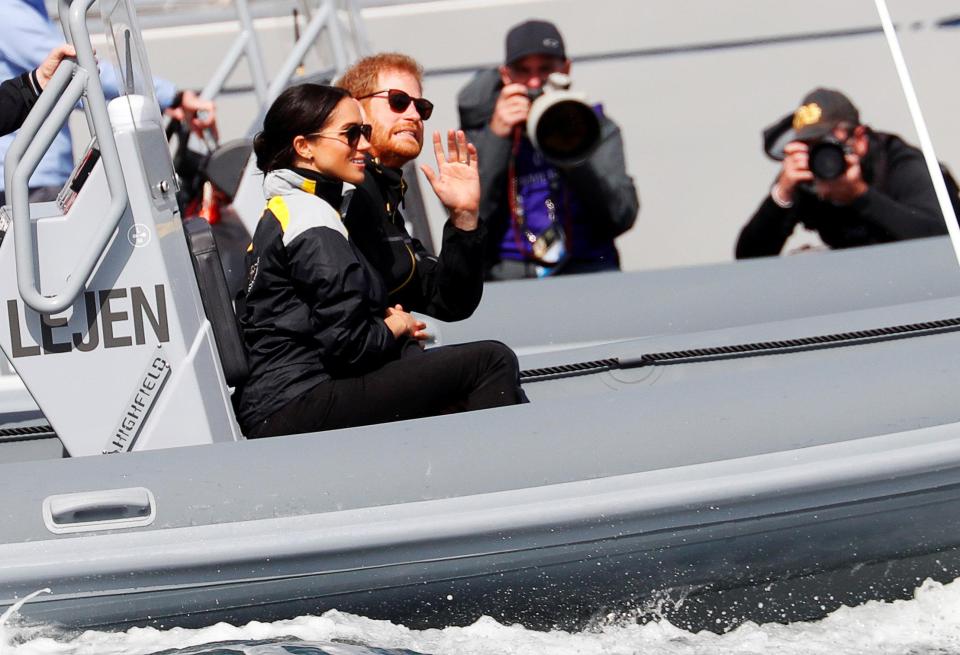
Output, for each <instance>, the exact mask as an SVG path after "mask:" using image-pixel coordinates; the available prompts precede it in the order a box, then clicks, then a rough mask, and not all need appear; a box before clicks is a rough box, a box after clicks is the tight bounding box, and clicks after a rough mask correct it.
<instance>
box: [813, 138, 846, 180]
mask: <svg viewBox="0 0 960 655" xmlns="http://www.w3.org/2000/svg"><path fill="white" fill-rule="evenodd" d="M846 154H847V153H846V150H845V149H844V147H843V144H841V143H840V142H838V141H835V140H830V139H824V140H823V141H819V142H817V143H815V144H813V145H812V146H810V172H811V173H813V176H814V177H815V178H817V179H818V180H835V179H837V178H838V177H840V176H841V175H843V174H844V173H845V172H846V170H847V158H846Z"/></svg>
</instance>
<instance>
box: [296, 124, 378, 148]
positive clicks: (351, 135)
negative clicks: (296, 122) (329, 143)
mask: <svg viewBox="0 0 960 655" xmlns="http://www.w3.org/2000/svg"><path fill="white" fill-rule="evenodd" d="M336 134H337V135H342V136H345V137H347V140H346V144H347V145H348V146H350V147H351V148H356V147H357V146H358V145H359V144H360V137H361V136H363V138H364V139H366V140H367V141H369V140H370V135H372V134H373V126H372V125H370V124H369V123H355V124H353V125H351V126H350V127H348V128H347V129H345V130H343V131H342V132H336ZM304 136H305V137H307V138H312V137H320V138H321V139H333V140H334V141H340V143H344V141H341V140H340V139H338V138H337V137H336V136H332V135H329V134H324V133H323V132H313V133H311V134H305V135H304Z"/></svg>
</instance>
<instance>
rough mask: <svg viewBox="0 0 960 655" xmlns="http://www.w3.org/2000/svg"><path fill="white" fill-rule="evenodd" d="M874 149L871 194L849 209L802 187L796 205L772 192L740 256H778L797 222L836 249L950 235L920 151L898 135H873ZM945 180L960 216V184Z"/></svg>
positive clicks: (868, 162)
mask: <svg viewBox="0 0 960 655" xmlns="http://www.w3.org/2000/svg"><path fill="white" fill-rule="evenodd" d="M869 138H870V148H869V151H868V153H867V156H866V157H864V159H863V161H862V162H861V167H862V169H863V178H864V181H866V183H867V184H868V185H869V187H870V188H869V190H868V191H867V192H866V193H865V194H864V195H862V196H861V197H860V198H857V199H856V200H855V201H854V202H853V203H851V204H850V205H842V206H841V205H834V204H832V203H830V202H827V201H824V200H820V199H819V198H818V197H817V196H816V195H814V193H813V192H812V191H810V190H806V189H798V191H797V193H796V197H795V199H794V203H793V206H792V207H789V208H784V207H780V206H779V205H777V203H775V202H774V201H773V198H771V197H770V195H769V194H768V195H767V197H766V199H765V200H764V201H763V203H762V204H761V205H760V207H759V209H757V212H756V213H755V214H754V215H753V217H752V218H751V219H750V222H748V223H747V224H746V226H744V228H743V230H742V231H741V232H740V238H739V239H738V240H737V247H736V255H737V258H740V259H742V258H746V257H763V256H767V255H776V254H778V253H779V252H780V250H781V249H782V248H783V244H784V242H785V241H786V240H787V238H788V237H789V236H790V235H791V234H792V233H793V230H794V227H796V225H797V224H798V223H803V224H804V225H805V226H806V227H807V228H808V229H811V230H816V231H817V232H819V234H820V238H821V239H822V240H823V242H824V243H825V244H827V245H828V246H830V247H831V248H850V247H853V246H866V245H871V244H875V243H887V242H890V241H902V240H904V239H917V238H920V237H928V236H935V235H939V234H946V233H947V226H946V224H945V223H944V221H943V214H942V213H941V211H940V205H939V204H938V202H937V197H936V194H935V192H934V190H933V183H932V182H931V181H930V174H929V172H928V171H927V165H926V162H925V161H924V158H923V153H922V152H920V150H918V149H917V148H914V147H913V146H910V145H908V144H906V143H905V142H904V141H903V139H901V138H900V137H898V136H896V135H893V134H885V133H882V132H871V133H870V137H869ZM943 173H944V180H945V181H946V184H947V190H948V191H949V193H950V198H951V201H952V202H953V207H954V211H955V212H958V215H960V197H958V195H957V184H956V182H955V181H954V180H953V177H951V175H950V173H949V172H947V171H946V169H944V171H943Z"/></svg>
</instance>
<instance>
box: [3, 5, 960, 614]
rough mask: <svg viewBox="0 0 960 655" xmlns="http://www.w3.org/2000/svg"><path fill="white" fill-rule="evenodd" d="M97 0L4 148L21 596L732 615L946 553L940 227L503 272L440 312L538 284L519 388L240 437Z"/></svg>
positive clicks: (950, 369)
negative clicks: (710, 254)
mask: <svg viewBox="0 0 960 655" xmlns="http://www.w3.org/2000/svg"><path fill="white" fill-rule="evenodd" d="M92 4H93V0H74V2H73V3H72V4H71V3H68V2H66V0H63V2H62V3H61V11H62V17H63V20H64V24H66V25H68V26H69V34H68V36H69V38H70V39H71V40H72V41H73V42H74V44H75V45H76V46H77V50H78V63H77V64H76V65H73V64H71V65H68V66H64V67H62V68H61V70H60V71H58V73H57V75H56V76H55V77H54V78H53V80H51V82H50V86H49V87H48V91H45V93H44V95H43V96H42V97H41V100H40V101H39V102H38V104H37V109H35V110H34V112H33V113H32V114H31V116H30V117H29V118H28V120H27V122H26V123H25V125H24V128H23V130H22V133H21V136H19V137H18V139H17V141H16V142H15V144H14V147H12V148H11V153H12V154H11V155H10V156H9V157H8V159H7V176H8V177H7V180H8V184H7V189H8V190H9V196H8V198H9V199H10V203H11V206H10V207H5V208H4V209H3V210H2V216H0V219H2V220H3V221H4V225H5V230H4V236H3V241H2V243H0V287H2V288H3V289H4V291H5V298H6V299H7V300H6V302H5V303H2V304H0V313H2V316H0V346H2V348H3V350H4V352H5V353H6V354H7V356H8V357H9V359H10V361H11V362H12V363H13V365H14V366H15V367H16V370H17V372H18V374H19V375H20V377H21V378H22V379H23V382H24V384H25V385H26V387H27V389H29V390H30V393H31V394H32V396H33V397H34V399H35V400H36V403H37V405H38V406H39V408H40V409H42V411H43V414H44V416H45V418H46V419H47V420H48V421H49V429H47V430H46V431H34V432H23V433H21V434H5V435H4V436H3V437H2V440H0V491H2V493H3V496H4V498H5V500H6V502H5V503H4V506H3V509H2V510H0V511H2V516H3V519H2V523H0V525H2V530H0V610H6V611H7V612H8V614H6V615H5V616H6V617H7V618H8V619H9V616H10V614H13V613H15V614H17V615H18V616H19V617H20V618H21V620H24V621H29V622H45V623H52V624H56V625H61V626H66V627H68V628H94V627H96V628H102V627H110V628H120V627H125V626H130V625H156V626H162V627H171V626H201V625H208V624H210V623H213V622H215V621H229V622H233V623H240V622H245V621H249V620H253V619H257V620H274V619H279V618H285V617H293V616H296V615H300V614H305V613H311V614H315V613H320V612H323V611H325V610H328V609H338V610H341V611H347V612H352V613H356V614H362V615H364V616H367V617H370V618H375V619H376V618H383V619H390V620H393V621H398V622H402V623H404V624H405V625H409V626H411V627H422V626H436V625H451V624H461V623H467V622H471V621H473V620H475V619H476V618H478V617H479V616H482V615H488V616H492V617H494V618H495V619H497V620H498V621H501V622H513V621H517V622H521V623H523V624H525V625H527V626H531V627H542V628H549V627H583V626H585V625H591V624H596V623H598V622H604V621H610V620H619V619H620V618H623V617H624V616H626V617H627V618H631V617H632V618H641V617H645V616H647V615H648V614H650V613H651V612H652V613H654V614H656V613H658V612H666V615H668V616H679V617H681V618H683V619H684V620H685V621H687V622H688V624H690V625H698V626H701V627H709V628H710V629H714V630H723V629H726V628H729V627H732V626H733V625H736V624H738V623H739V622H742V621H744V620H747V619H753V620H769V619H770V618H773V619H775V620H794V619H797V618H810V617H812V616H819V615H822V614H824V613H825V612H827V611H830V610H832V609H833V608H834V607H836V606H837V605H838V604H841V603H853V602H862V601H864V600H867V599H870V598H888V597H891V596H897V595H904V594H906V593H909V592H910V591H911V590H912V589H913V587H914V586H915V581H916V580H917V578H918V576H920V579H921V580H922V578H925V577H933V578H936V579H941V580H948V579H953V578H954V577H956V576H957V575H960V559H958V557H957V552H958V551H957V549H958V546H960V530H958V528H960V525H958V524H960V511H958V510H960V405H958V404H957V403H956V402H955V401H954V400H955V399H954V396H955V389H956V388H957V386H958V383H960V278H958V276H957V271H956V267H957V263H956V259H955V256H954V251H953V249H952V245H951V243H950V241H949V240H948V239H945V238H933V239H924V240H916V241H911V242H903V243H897V244H890V245H887V246H877V247H871V248H864V249H857V250H850V251H844V252H829V253H816V254H810V255H804V256H797V257H792V258H784V259H766V260H758V261H755V262H750V263H741V264H716V265H708V266H698V267H690V268H680V269H672V270H666V271H660V272H655V273H649V272H644V273H634V274H623V275H620V276H614V275H602V274H597V275H592V276H584V277H577V278H569V279H565V280H561V279H557V280H547V281H540V282H517V283H504V284H502V285H498V286H496V287H491V288H490V289H489V290H488V291H487V292H486V295H485V299H484V303H483V305H482V306H481V308H480V310H479V312H478V315H477V316H476V317H475V318H474V319H471V320H470V321H468V322H465V323H463V324H442V323H438V322H434V323H433V324H432V329H433V330H434V333H435V340H436V342H437V343H440V344H450V343H457V342H460V341H464V340H469V339H472V338H476V337H477V336H483V337H496V336H497V334H498V330H500V328H499V327H498V326H500V325H501V324H502V322H503V321H506V320H515V321H517V322H519V321H520V320H521V319H522V318H523V317H522V316H517V315H515V314H509V313H508V308H509V307H514V306H515V305H516V298H517V297H524V298H528V300H527V303H528V307H527V310H528V311H529V312H530V313H529V314H526V316H536V317H537V319H538V320H539V321H540V329H541V333H540V334H539V335H538V336H534V335H533V332H532V330H533V329H534V327H533V326H532V325H531V326H529V330H530V331H531V332H530V333H529V335H528V336H526V337H525V336H524V334H525V330H526V329H527V326H523V325H521V326H520V327H519V328H517V329H515V330H511V332H510V334H511V337H510V343H511V345H512V346H514V347H515V348H516V349H517V351H518V353H519V355H520V361H521V365H522V369H523V372H522V380H523V386H524V390H525V392H526V393H527V395H528V397H529V399H530V401H531V402H530V403H527V404H523V405H517V406H512V407H505V408H499V409H493V410H486V411H480V412H472V413H463V414H450V415H443V416H436V417H430V418H425V419H418V420H412V421H402V422H396V423H390V424H382V425H373V426H367V427H362V428H352V429H349V430H337V431H328V432H322V433H314V434H303V435H290V436H284V437H276V438H270V439H261V440H246V439H244V438H243V436H242V435H241V434H240V430H239V427H238V426H237V423H236V420H235V418H234V416H233V410H232V407H231V404H230V397H229V395H230V386H231V384H232V383H233V382H234V381H236V380H237V379H238V378H239V377H242V375H243V374H244V370H243V369H244V360H243V356H242V352H238V350H237V347H236V346H237V334H236V322H235V320H234V319H233V315H232V307H231V305H230V300H229V297H228V295H227V294H226V293H225V288H226V287H225V282H224V280H223V275H222V270H221V268H220V265H219V262H218V261H217V254H216V249H215V247H213V246H212V245H211V244H212V243H213V242H212V238H211V236H210V232H209V228H208V226H206V224H205V222H203V221H199V220H195V221H189V222H183V221H181V220H180V216H179V210H178V207H177V205H176V202H175V200H174V197H173V194H174V192H175V180H174V178H173V171H172V167H171V165H170V159H169V153H168V151H167V149H166V144H165V141H164V139H163V136H162V129H161V125H160V121H159V116H158V112H157V110H156V102H155V101H152V98H151V96H150V94H151V91H150V87H149V85H148V84H144V83H143V81H144V80H149V79H150V76H149V68H148V66H147V63H146V57H145V54H144V50H143V47H142V43H141V42H140V40H139V34H138V29H137V19H136V13H135V11H134V8H133V5H132V2H131V0H117V1H116V2H113V3H110V4H109V6H107V7H105V8H104V9H102V13H103V15H102V20H103V21H104V24H105V25H106V27H107V29H108V33H109V34H110V35H111V37H112V38H113V40H114V45H115V48H116V51H117V52H118V53H120V58H119V60H118V62H117V65H118V67H119V68H120V70H122V71H123V72H124V78H125V79H128V80H129V89H128V93H127V95H125V96H123V97H121V98H119V99H117V100H114V101H112V102H111V104H109V105H108V104H107V103H106V102H105V100H104V98H103V94H102V92H101V91H100V89H99V81H98V80H97V77H96V75H87V74H86V71H89V70H94V69H95V66H96V63H95V60H94V55H93V51H92V47H91V45H90V41H89V35H88V32H87V28H86V14H87V11H88V10H89V8H90V6H91V5H92ZM51 90H52V92H50V91H51ZM81 94H85V96H86V98H87V101H88V104H87V118H88V121H89V124H90V128H91V130H92V131H93V132H94V133H95V134H96V137H97V138H96V141H95V142H94V143H93V144H92V145H91V148H90V149H89V151H88V153H87V156H85V157H84V158H83V159H82V161H81V164H80V165H79V166H78V168H77V171H76V173H75V176H74V178H73V180H72V181H71V183H70V184H69V185H68V186H67V187H66V191H65V195H64V196H63V197H61V199H60V200H59V201H58V203H57V204H56V206H53V205H43V204H40V205H30V204H29V203H28V202H27V200H26V198H27V193H26V190H27V186H26V183H27V179H28V178H29V174H30V172H31V171H32V169H31V166H35V165H36V161H37V159H38V157H39V153H40V152H42V146H43V144H44V142H45V141H47V140H48V139H49V138H52V134H53V132H55V130H56V128H58V127H59V124H58V123H57V124H55V123H56V122H57V120H58V119H59V120H60V121H61V122H62V120H63V119H64V117H65V116H66V114H67V113H68V112H69V110H70V109H71V108H72V107H73V105H74V104H75V102H76V100H77V99H78V98H79V97H80V95H81ZM797 280H803V281H804V284H803V285H798V284H797ZM14 285H16V287H15V286H14ZM532 285H536V286H535V287H534V286H532ZM525 294H529V295H525ZM571 297H572V298H575V299H576V303H575V304H574V306H571V304H570V302H569V300H568V301H567V303H566V304H561V303H560V302H559V299H563V298H565V299H569V298H571ZM601 310H602V311H601ZM596 316H602V317H603V318H604V320H603V324H602V325H598V326H597V327H596V329H593V330H587V331H584V330H583V326H582V325H581V326H579V327H578V326H574V325H573V323H574V322H575V321H587V322H589V321H591V320H592V317H596ZM543 326H547V329H548V333H547V337H546V342H545V341H544V338H543V335H542V330H543ZM514 327H515V328H516V327H517V326H514ZM575 328H577V329H575ZM811 588H812V589H818V590H819V591H817V592H815V593H809V590H810V589H811ZM41 590H46V591H45V592H41ZM38 592H40V593H38ZM25 601H26V602H25ZM664 602H665V603H666V605H667V606H669V607H665V606H664Z"/></svg>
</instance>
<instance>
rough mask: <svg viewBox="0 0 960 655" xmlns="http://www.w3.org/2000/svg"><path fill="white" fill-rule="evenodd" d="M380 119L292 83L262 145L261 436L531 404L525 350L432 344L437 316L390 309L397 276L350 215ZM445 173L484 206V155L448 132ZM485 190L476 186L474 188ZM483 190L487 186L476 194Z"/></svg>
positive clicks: (251, 342) (256, 305) (257, 370)
mask: <svg viewBox="0 0 960 655" xmlns="http://www.w3.org/2000/svg"><path fill="white" fill-rule="evenodd" d="M369 137H370V126H369V125H367V124H365V123H363V121H362V117H361V113H360V106H359V104H358V103H357V101H356V100H354V99H353V98H352V97H351V96H350V95H349V93H347V92H346V91H344V90H343V89H338V88H334V87H327V86H320V85H316V84H303V85H300V86H295V87H292V88H290V89H287V90H286V91H284V92H283V93H282V94H281V95H280V96H279V97H278V98H277V100H276V101H275V102H274V103H273V105H272V106H271V107H270V109H269V111H267V114H266V117H265V118H264V122H263V131H262V132H261V133H260V134H258V135H257V137H256V139H255V140H254V152H255V154H256V157H257V167H258V168H259V169H260V170H261V171H263V172H264V173H265V174H266V176H265V178H264V183H263V188H264V192H265V195H266V197H267V201H268V202H267V208H266V210H265V211H264V213H263V216H262V217H261V218H260V222H259V224H258V226H257V229H256V233H255V234H254V237H253V244H252V245H251V247H250V250H249V252H248V253H247V269H248V276H247V285H246V295H245V298H244V301H243V303H242V307H241V311H240V324H241V328H242V331H243V337H244V341H245V343H246V346H247V350H248V354H249V360H250V376H249V378H248V380H247V381H246V382H245V383H244V384H243V385H242V388H241V389H239V390H238V394H239V396H238V405H237V407H238V419H239V421H240V425H241V427H242V428H243V431H244V433H245V434H246V435H247V436H248V437H266V436H273V435H279V434H294V433H300V432H310V431H315V430H328V429H333V428H342V427H349V426H354V425H364V424H370V423H382V422H385V421H391V420H397V419H407V418H417V417H421V416H429V415H432V414H439V413H442V412H446V411H450V410H453V409H467V410H469V409H484V408H489V407H496V406H501V405H511V404H514V403H517V402H520V401H521V399H522V398H523V392H522V391H521V390H520V386H519V374H518V366H517V359H516V356H515V355H514V354H513V352H512V351H511V350H510V349H509V348H507V347H506V346H504V345H503V344H501V343H497V342H493V341H484V342H478V343H471V344H464V345H457V346H447V347H443V348H434V349H430V350H423V349H422V348H421V346H420V343H419V341H420V340H422V339H424V338H426V336H427V335H426V334H425V333H424V328H425V325H424V324H423V323H422V322H421V321H418V320H417V319H416V318H415V317H413V316H412V315H411V314H409V313H407V312H405V311H403V308H402V307H400V306H399V305H397V306H395V307H388V306H387V304H386V297H387V290H386V288H385V286H384V283H383V280H382V279H381V278H380V277H379V275H378V274H377V273H376V271H375V270H374V269H373V268H372V267H371V266H370V265H369V263H368V262H367V261H366V260H365V259H364V257H363V256H362V255H361V254H360V252H359V251H358V250H357V249H356V248H355V247H354V245H353V243H352V242H351V240H350V235H349V234H348V232H347V230H346V228H345V227H344V225H343V222H342V220H341V218H342V217H341V214H340V211H339V209H340V208H341V207H342V206H343V204H344V203H343V199H344V195H343V194H344V188H345V187H347V186H348V185H355V184H359V183H360V182H362V181H363V175H364V157H363V155H364V153H365V152H366V151H367V150H368V149H369V147H370V143H369V141H368V139H369ZM434 149H435V151H436V154H437V164H438V169H439V171H438V173H433V171H432V170H431V171H430V175H429V176H428V178H429V179H430V181H431V183H432V184H434V185H437V184H441V185H447V187H448V190H449V191H452V192H454V193H459V194H460V195H461V196H462V197H463V198H465V199H466V200H465V202H467V203H469V202H470V201H471V200H470V199H471V198H472V197H474V196H475V197H476V200H475V202H476V204H477V205H479V177H478V174H477V162H476V150H475V149H474V148H473V146H472V145H470V144H468V143H467V141H466V137H465V136H464V134H463V133H462V132H457V133H454V132H452V131H451V132H450V133H449V134H448V150H449V156H448V157H445V156H444V154H443V147H442V145H441V143H440V135H439V133H437V134H435V135H434ZM474 187H476V188H475V189H474ZM474 192H475V193H474Z"/></svg>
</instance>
